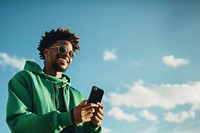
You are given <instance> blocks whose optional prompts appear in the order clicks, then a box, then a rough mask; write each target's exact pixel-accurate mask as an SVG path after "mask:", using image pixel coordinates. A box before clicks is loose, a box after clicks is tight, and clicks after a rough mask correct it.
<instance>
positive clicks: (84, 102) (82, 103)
mask: <svg viewBox="0 0 200 133" xmlns="http://www.w3.org/2000/svg"><path fill="white" fill-rule="evenodd" d="M86 103H87V100H83V101H82V102H81V103H80V104H79V105H80V106H83V105H86Z"/></svg>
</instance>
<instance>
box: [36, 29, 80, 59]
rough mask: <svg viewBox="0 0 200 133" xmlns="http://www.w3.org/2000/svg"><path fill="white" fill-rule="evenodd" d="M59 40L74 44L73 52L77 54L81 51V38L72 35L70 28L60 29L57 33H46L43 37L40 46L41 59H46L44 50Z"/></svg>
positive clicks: (53, 31)
mask: <svg viewBox="0 0 200 133" xmlns="http://www.w3.org/2000/svg"><path fill="white" fill-rule="evenodd" d="M58 40H67V41H69V42H70V43H71V44H72V48H73V50H74V51H75V52H76V51H77V50H80V47H79V45H78V44H79V37H78V36H77V35H76V33H75V32H74V33H72V32H71V31H70V30H69V28H67V29H64V28H58V29H57V30H56V31H55V30H51V31H50V32H45V35H44V36H42V39H41V40H40V44H39V46H38V48H37V49H38V50H39V52H40V53H39V55H40V58H41V59H44V49H45V48H49V47H51V46H52V45H53V44H54V43H56V41H58Z"/></svg>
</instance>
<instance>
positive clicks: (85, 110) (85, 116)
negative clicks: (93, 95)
mask: <svg viewBox="0 0 200 133" xmlns="http://www.w3.org/2000/svg"><path fill="white" fill-rule="evenodd" d="M97 107H98V105H97V104H94V103H88V104H87V100H84V101H82V102H81V103H80V104H79V105H78V106H77V107H75V108H74V109H73V113H74V121H75V123H76V125H78V124H80V123H83V122H89V121H91V117H92V116H93V113H94V112H95V109H94V108H97Z"/></svg>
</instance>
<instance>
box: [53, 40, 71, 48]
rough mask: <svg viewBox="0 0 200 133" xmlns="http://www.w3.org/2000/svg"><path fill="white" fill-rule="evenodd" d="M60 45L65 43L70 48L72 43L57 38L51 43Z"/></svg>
mask: <svg viewBox="0 0 200 133" xmlns="http://www.w3.org/2000/svg"><path fill="white" fill-rule="evenodd" d="M60 45H65V46H67V47H71V48H72V44H71V43H70V42H69V41H67V40H57V41H56V43H54V44H53V46H60Z"/></svg>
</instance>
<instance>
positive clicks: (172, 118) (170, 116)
mask: <svg viewBox="0 0 200 133" xmlns="http://www.w3.org/2000/svg"><path fill="white" fill-rule="evenodd" d="M194 117H195V112H194V111H188V112H186V111H182V112H180V113H173V112H167V113H165V114H164V119H165V120H166V121H168V122H174V123H181V122H183V121H185V120H187V119H189V118H194Z"/></svg>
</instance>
